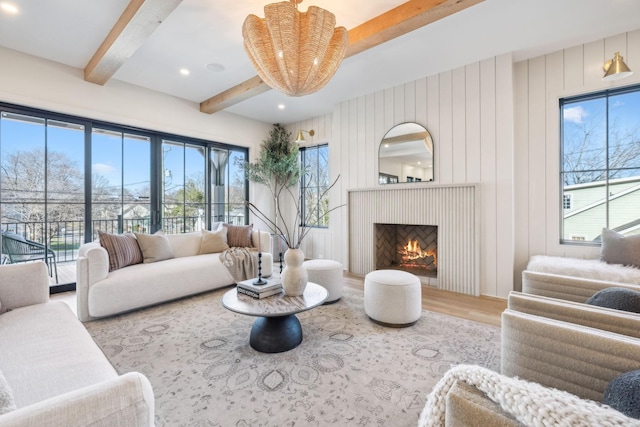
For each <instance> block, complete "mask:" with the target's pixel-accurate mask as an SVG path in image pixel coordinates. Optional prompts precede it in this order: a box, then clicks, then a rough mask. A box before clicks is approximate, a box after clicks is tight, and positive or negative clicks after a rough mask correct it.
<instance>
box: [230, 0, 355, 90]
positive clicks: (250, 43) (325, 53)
mask: <svg viewBox="0 0 640 427" xmlns="http://www.w3.org/2000/svg"><path fill="white" fill-rule="evenodd" d="M301 1H302V0H291V1H284V2H280V3H272V4H268V5H266V6H265V7H264V15H265V17H264V19H262V18H259V17H257V16H255V15H249V16H247V19H245V21H244V24H243V26H242V36H243V37H244V48H245V50H246V52H247V54H248V55H249V58H250V59H251V62H252V63H253V66H254V67H255V69H256V71H257V72H258V75H259V76H260V78H261V79H262V80H263V81H264V82H265V83H266V84H268V85H269V86H271V87H272V88H273V89H276V90H279V91H280V92H282V93H284V94H286V95H289V96H302V95H308V94H310V93H313V92H316V91H318V90H319V89H321V88H322V87H323V86H324V85H326V84H327V83H328V82H329V80H331V77H333V75H334V74H335V72H336V70H337V69H338V66H340V62H341V61H342V59H343V58H344V54H345V52H346V49H347V45H348V44H349V37H348V34H347V30H346V29H345V28H344V27H337V28H336V17H335V16H334V15H333V13H331V12H328V11H326V10H324V9H321V8H319V7H316V6H309V9H308V10H307V11H306V12H299V11H298V3H300V2H301Z"/></svg>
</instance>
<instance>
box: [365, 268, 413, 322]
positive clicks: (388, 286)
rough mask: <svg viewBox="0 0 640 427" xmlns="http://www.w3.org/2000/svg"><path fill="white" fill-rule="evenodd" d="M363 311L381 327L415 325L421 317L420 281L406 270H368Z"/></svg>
mask: <svg viewBox="0 0 640 427" xmlns="http://www.w3.org/2000/svg"><path fill="white" fill-rule="evenodd" d="M364 312H365V313H366V314H367V316H369V318H370V319H371V320H373V321H374V322H375V323H378V324H380V325H383V326H390V327H393V328H404V327H406V326H411V325H413V324H415V323H416V322H417V321H418V319H420V316H421V315H422V284H421V283H420V279H418V277H416V276H415V275H413V274H411V273H407V272H406V271H400V270H376V271H372V272H371V273H369V274H367V275H366V276H365V278H364Z"/></svg>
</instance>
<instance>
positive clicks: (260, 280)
mask: <svg viewBox="0 0 640 427" xmlns="http://www.w3.org/2000/svg"><path fill="white" fill-rule="evenodd" d="M260 240H261V238H260V230H258V277H257V278H256V280H254V281H253V284H254V285H266V284H267V281H266V280H264V279H263V278H262V245H261V242H260Z"/></svg>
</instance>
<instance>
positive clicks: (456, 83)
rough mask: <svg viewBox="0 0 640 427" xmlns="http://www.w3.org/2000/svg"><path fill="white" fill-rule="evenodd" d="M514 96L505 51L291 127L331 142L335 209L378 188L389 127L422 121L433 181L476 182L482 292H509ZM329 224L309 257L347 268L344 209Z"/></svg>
mask: <svg viewBox="0 0 640 427" xmlns="http://www.w3.org/2000/svg"><path fill="white" fill-rule="evenodd" d="M513 97H514V90H513V63H512V57H511V55H510V54H507V55H502V56H499V57H495V58H490V59H487V60H484V61H481V62H477V63H473V64H470V65H467V66H465V67H461V68H457V69H455V70H451V71H448V72H444V73H441V74H438V75H434V76H429V77H425V78H423V79H419V80H416V81H413V82H409V83H406V84H404V85H401V86H396V87H393V88H388V89H385V90H382V91H378V92H375V93H372V94H368V95H365V96H362V97H359V98H356V99H352V100H349V101H345V102H343V103H341V104H338V105H337V106H336V107H335V108H334V111H333V114H332V115H327V116H322V117H320V118H317V119H312V120H308V121H305V122H301V123H296V124H295V125H291V126H289V127H288V128H289V129H290V130H291V131H292V132H297V130H298V129H307V130H308V129H310V128H313V129H314V130H316V131H318V130H319V129H320V130H321V132H319V134H317V135H316V136H315V137H314V138H313V141H309V140H308V141H309V142H310V143H313V144H318V143H322V142H329V157H330V169H331V171H330V172H331V176H332V177H336V176H337V175H338V174H339V175H340V180H339V182H338V185H337V186H336V188H335V189H334V191H333V192H332V194H330V198H331V205H332V206H335V205H338V204H346V203H347V190H349V189H361V188H371V187H376V186H378V183H377V171H378V146H379V144H380V141H381V140H382V138H383V136H384V134H385V133H386V132H387V131H388V130H389V129H391V128H392V127H393V126H394V125H396V124H399V123H403V122H417V123H420V124H422V125H424V126H425V127H426V128H427V129H428V130H429V132H431V134H432V136H433V139H434V151H435V153H434V157H435V159H434V170H435V179H434V184H445V185H446V184H461V183H479V187H480V188H479V193H480V293H482V294H486V295H493V296H500V297H506V295H507V294H508V292H509V291H510V290H511V289H512V287H513V229H514V220H513V218H514V216H513V111H514V108H513ZM407 185H410V184H398V186H397V187H396V188H403V187H405V186H407ZM397 208H398V209H402V206H398V207H397ZM330 221H331V227H330V228H329V230H318V231H314V232H313V233H311V234H310V236H309V238H308V239H307V241H306V242H305V244H304V246H303V249H304V250H305V255H306V256H307V257H312V258H332V259H335V260H339V261H340V262H342V263H343V265H344V266H345V268H346V269H348V263H349V256H348V248H347V236H348V229H347V227H348V221H347V210H346V209H345V208H343V209H340V210H339V211H337V212H336V213H334V214H333V215H332V216H331V219H330ZM498 224H499V226H498ZM361 250H362V251H373V248H366V247H363V248H361Z"/></svg>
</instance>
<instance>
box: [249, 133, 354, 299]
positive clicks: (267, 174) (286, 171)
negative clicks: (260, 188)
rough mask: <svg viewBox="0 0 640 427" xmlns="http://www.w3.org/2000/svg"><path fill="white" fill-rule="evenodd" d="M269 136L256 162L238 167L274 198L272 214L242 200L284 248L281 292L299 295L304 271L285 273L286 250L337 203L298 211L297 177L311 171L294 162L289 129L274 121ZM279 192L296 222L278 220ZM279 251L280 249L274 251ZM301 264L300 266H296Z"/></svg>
mask: <svg viewBox="0 0 640 427" xmlns="http://www.w3.org/2000/svg"><path fill="white" fill-rule="evenodd" d="M269 136H270V138H269V139H267V140H265V141H263V143H262V146H261V147H262V149H261V152H260V157H259V158H258V160H257V161H256V163H249V162H244V163H242V164H241V167H242V168H243V169H244V172H245V176H246V178H247V179H249V180H250V181H254V182H257V183H259V184H262V185H264V186H266V187H267V188H268V189H269V191H270V193H271V195H272V196H273V199H274V204H275V215H273V216H271V215H266V214H264V213H263V212H262V211H261V210H260V209H259V208H258V207H257V206H256V205H255V204H253V203H251V202H249V201H246V202H245V203H246V204H247V206H248V207H249V210H250V211H251V213H252V214H253V215H255V216H256V217H257V218H258V219H259V220H261V221H262V222H264V223H265V224H266V225H267V227H268V228H269V230H270V231H271V232H272V233H273V234H274V235H275V236H276V238H275V239H274V240H275V241H276V242H278V244H279V243H280V241H282V242H283V243H284V245H285V246H286V248H287V250H286V251H285V253H284V260H285V267H284V269H282V272H281V275H282V277H283V281H282V282H283V283H282V286H283V288H284V292H285V294H287V295H290V296H298V295H302V292H304V285H302V286H301V285H300V283H298V282H299V281H301V280H303V279H304V278H305V277H306V275H305V274H287V273H286V272H287V268H288V266H289V263H288V262H287V253H288V252H289V251H290V250H291V249H300V245H301V244H302V241H303V240H304V238H305V237H306V235H307V234H308V233H309V231H311V228H312V227H313V226H315V225H316V224H318V222H319V221H320V219H321V218H324V217H325V216H326V215H328V214H329V213H330V212H331V211H333V210H335V209H338V208H339V207H342V205H341V206H337V207H334V208H332V209H327V210H326V211H324V212H320V213H317V212H315V214H316V215H314V212H313V211H311V210H310V211H306V212H303V211H302V197H303V194H302V193H300V192H299V190H298V185H297V184H298V181H299V179H300V177H301V176H302V174H304V175H311V171H308V170H301V169H300V165H299V163H298V151H299V150H298V146H297V145H296V144H294V143H293V142H292V140H291V132H288V131H287V130H286V129H284V128H283V127H282V126H280V125H279V124H276V125H274V129H273V130H272V131H271V132H270V133H269ZM308 179H309V181H312V180H313V177H311V176H309V178H308ZM338 179H340V176H339V175H338V177H337V178H336V179H335V181H333V183H331V185H330V186H328V187H327V188H326V189H325V190H324V191H323V192H322V193H321V194H320V195H319V198H320V199H322V198H323V197H325V196H326V195H327V193H328V192H329V191H330V190H331V189H332V188H333V186H334V185H335V184H336V182H338ZM283 192H285V193H287V194H289V195H290V196H291V202H292V203H291V206H292V208H293V209H292V213H293V218H290V219H291V221H290V223H294V224H296V226H293V227H290V226H288V225H287V222H286V221H279V218H281V217H283V215H282V212H281V204H280V196H281V195H282V194H283ZM278 252H280V251H278ZM298 257H302V261H300V262H301V263H302V262H303V261H304V254H302V255H295V257H294V258H296V259H297V258H298ZM300 268H304V267H300ZM290 278H291V279H292V280H293V279H295V280H293V282H292V283H288V281H289V279H290Z"/></svg>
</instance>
